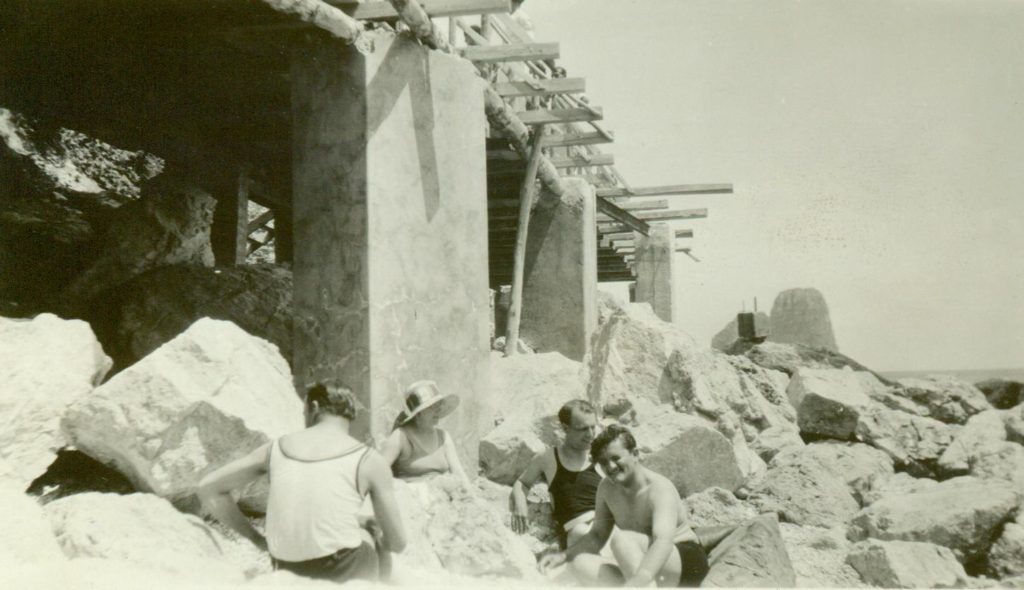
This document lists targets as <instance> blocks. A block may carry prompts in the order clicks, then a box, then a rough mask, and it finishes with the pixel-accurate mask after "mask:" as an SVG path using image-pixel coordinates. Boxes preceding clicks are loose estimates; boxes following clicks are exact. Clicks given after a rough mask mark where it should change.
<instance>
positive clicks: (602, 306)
mask: <svg viewBox="0 0 1024 590" xmlns="http://www.w3.org/2000/svg"><path fill="white" fill-rule="evenodd" d="M624 305H626V302H625V301H623V300H622V299H620V298H619V297H617V296H616V295H613V294H611V293H609V292H608V291H603V290H601V288H600V287H598V289H597V323H598V325H600V324H603V323H605V322H607V321H608V318H610V317H612V314H613V313H615V312H617V311H619V310H620V309H622V306H624Z"/></svg>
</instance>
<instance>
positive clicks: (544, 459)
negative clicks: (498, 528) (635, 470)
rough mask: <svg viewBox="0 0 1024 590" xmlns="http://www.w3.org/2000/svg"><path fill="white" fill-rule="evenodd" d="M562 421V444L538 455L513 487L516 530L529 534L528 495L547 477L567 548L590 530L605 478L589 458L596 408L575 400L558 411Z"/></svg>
mask: <svg viewBox="0 0 1024 590" xmlns="http://www.w3.org/2000/svg"><path fill="white" fill-rule="evenodd" d="M558 421H559V422H561V424H562V429H563V430H564V431H565V439H564V440H563V441H562V444H560V445H558V446H557V447H554V448H548V449H544V450H543V451H541V452H539V453H537V454H536V455H535V456H534V457H533V459H531V460H530V463H529V465H527V466H526V469H525V470H524V471H523V473H522V475H520V476H519V479H517V480H516V482H515V484H513V486H512V494H511V505H512V506H511V508H512V530H513V531H515V532H517V533H524V532H526V531H527V528H528V522H527V515H528V508H527V504H526V492H527V490H529V489H530V488H531V487H533V485H534V484H536V483H537V482H538V481H539V480H540V479H541V478H542V477H543V478H544V480H545V481H546V482H547V484H548V491H549V492H550V493H551V504H552V517H554V519H555V523H556V524H557V532H558V537H559V542H560V543H561V545H562V546H563V547H565V546H566V543H569V544H571V543H572V542H574V541H575V540H576V539H577V538H578V537H580V536H582V535H584V534H585V533H586V532H587V531H588V530H590V523H591V521H593V519H594V501H595V498H596V496H597V486H598V484H599V483H600V482H601V476H600V474H598V473H597V471H596V470H595V468H594V465H593V464H592V463H591V462H590V459H589V456H588V455H589V452H590V443H591V442H592V441H593V440H594V436H595V434H596V431H597V415H596V413H595V412H594V407H593V406H592V405H590V403H588V402H586V401H584V400H572V401H570V402H569V403H567V404H565V405H564V406H562V409H560V410H559V411H558Z"/></svg>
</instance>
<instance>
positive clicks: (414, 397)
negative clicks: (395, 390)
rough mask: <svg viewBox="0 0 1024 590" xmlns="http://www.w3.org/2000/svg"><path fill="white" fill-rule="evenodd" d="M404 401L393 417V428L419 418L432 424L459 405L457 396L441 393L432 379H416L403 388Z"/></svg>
mask: <svg viewBox="0 0 1024 590" xmlns="http://www.w3.org/2000/svg"><path fill="white" fill-rule="evenodd" d="M404 402H405V407H404V408H402V411H401V412H399V413H398V417H397V418H395V428H398V427H400V426H406V425H408V424H413V423H417V422H418V421H420V420H425V421H427V422H429V425H431V426H433V425H435V424H437V421H438V420H440V419H441V418H444V417H445V416H447V415H448V414H451V413H452V412H454V411H455V408H457V407H459V398H458V397H457V396H455V395H452V394H448V395H442V394H441V390H440V389H438V387H437V383H434V382H433V381H417V382H415V383H413V384H412V385H410V386H409V387H408V388H407V389H406V390H405V394H404Z"/></svg>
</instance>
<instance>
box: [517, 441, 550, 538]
mask: <svg viewBox="0 0 1024 590" xmlns="http://www.w3.org/2000/svg"><path fill="white" fill-rule="evenodd" d="M549 454H551V449H544V450H543V451H541V452H539V453H537V454H536V455H534V456H533V458H532V459H530V462H529V464H527V466H526V469H524V470H523V472H522V473H521V474H520V475H519V478H518V479H516V481H515V483H513V484H512V491H511V492H510V494H509V499H510V501H511V504H512V505H511V506H510V508H511V511H512V522H511V524H512V530H513V531H515V532H517V533H525V532H526V531H527V530H528V529H529V522H528V517H529V513H530V508H529V505H528V504H527V502H526V492H527V490H529V489H530V488H532V487H533V486H534V484H536V483H537V480H539V479H540V478H541V477H543V476H545V469H544V464H545V463H546V462H547V457H548V455H549Z"/></svg>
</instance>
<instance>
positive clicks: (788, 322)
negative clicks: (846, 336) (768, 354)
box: [770, 289, 839, 350]
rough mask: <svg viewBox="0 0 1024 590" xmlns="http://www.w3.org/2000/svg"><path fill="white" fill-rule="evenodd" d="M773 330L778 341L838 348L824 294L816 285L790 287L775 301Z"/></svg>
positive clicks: (773, 336)
mask: <svg viewBox="0 0 1024 590" xmlns="http://www.w3.org/2000/svg"><path fill="white" fill-rule="evenodd" d="M771 317H772V333H771V336H770V339H771V340H773V341H775V342H788V343H792V344H805V345H807V346H813V347H815V348H827V349H829V350H839V347H838V346H837V345H836V336H835V334H834V333H833V332H832V320H831V319H830V318H829V314H828V304H827V303H825V297H824V296H823V295H822V294H821V292H819V291H818V290H817V289H787V290H785V291H782V292H781V293H779V294H778V295H776V296H775V302H774V303H773V304H772V314H771Z"/></svg>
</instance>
